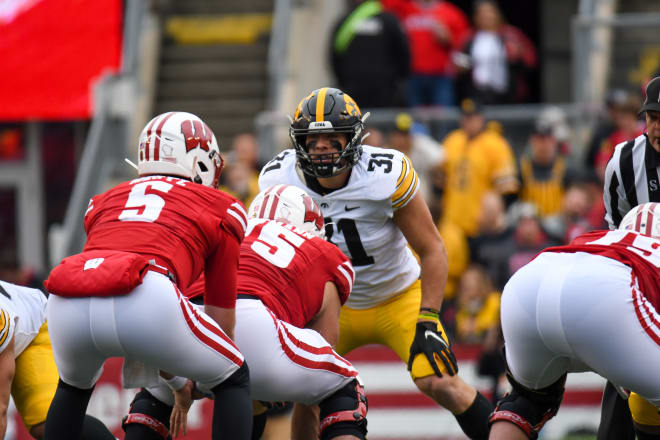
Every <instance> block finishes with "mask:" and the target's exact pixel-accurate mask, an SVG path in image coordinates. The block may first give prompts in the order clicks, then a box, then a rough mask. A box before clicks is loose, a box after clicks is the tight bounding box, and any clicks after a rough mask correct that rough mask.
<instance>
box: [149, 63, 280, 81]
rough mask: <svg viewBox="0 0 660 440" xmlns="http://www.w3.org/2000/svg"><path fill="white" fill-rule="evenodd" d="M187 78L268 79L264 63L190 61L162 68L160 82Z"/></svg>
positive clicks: (165, 65) (170, 64) (169, 64)
mask: <svg viewBox="0 0 660 440" xmlns="http://www.w3.org/2000/svg"><path fill="white" fill-rule="evenodd" d="M182 77H185V78H187V79H189V80H202V79H216V80H218V81H220V80H222V79H225V78H227V79H229V78H244V79H264V80H265V79H266V77H267V71H266V64H265V63H264V62H263V61H249V60H248V61H242V60H239V61H234V62H229V61H227V62H224V63H223V62H222V61H221V60H213V61H208V60H201V61H189V62H185V63H174V62H171V63H168V64H164V65H162V66H161V68H160V72H159V80H160V81H167V80H170V79H173V78H182Z"/></svg>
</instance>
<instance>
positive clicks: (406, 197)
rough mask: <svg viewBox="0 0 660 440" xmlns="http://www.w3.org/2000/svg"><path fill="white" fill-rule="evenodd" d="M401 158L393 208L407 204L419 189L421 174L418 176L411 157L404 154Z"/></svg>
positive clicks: (393, 196)
mask: <svg viewBox="0 0 660 440" xmlns="http://www.w3.org/2000/svg"><path fill="white" fill-rule="evenodd" d="M399 160H400V161H401V172H400V173H399V177H398V178H397V180H396V186H395V187H394V193H393V194H392V208H393V209H394V210H397V209H400V208H403V207H404V206H406V205H407V204H408V203H409V202H410V201H411V200H412V198H413V197H414V196H415V194H417V191H418V190H419V176H417V172H416V171H415V169H414V168H413V166H412V163H411V162H410V159H408V157H407V156H406V155H405V154H404V155H402V156H401V158H400V159H399Z"/></svg>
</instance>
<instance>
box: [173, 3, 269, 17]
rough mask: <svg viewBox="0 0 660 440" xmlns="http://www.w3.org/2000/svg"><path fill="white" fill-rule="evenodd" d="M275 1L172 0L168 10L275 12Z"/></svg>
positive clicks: (179, 11) (192, 12)
mask: <svg viewBox="0 0 660 440" xmlns="http://www.w3.org/2000/svg"><path fill="white" fill-rule="evenodd" d="M274 3H275V2H274V0H185V1H181V0H179V1H176V0H175V1H172V2H171V4H170V7H169V10H168V12H171V13H175V14H199V13H211V14H227V13H250V12H273V8H274Z"/></svg>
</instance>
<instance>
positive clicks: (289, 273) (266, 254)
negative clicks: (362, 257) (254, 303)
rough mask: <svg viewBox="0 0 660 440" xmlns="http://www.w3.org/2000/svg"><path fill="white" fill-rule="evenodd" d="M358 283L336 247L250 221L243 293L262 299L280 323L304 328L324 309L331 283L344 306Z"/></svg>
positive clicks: (242, 268) (267, 222)
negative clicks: (326, 291)
mask: <svg viewBox="0 0 660 440" xmlns="http://www.w3.org/2000/svg"><path fill="white" fill-rule="evenodd" d="M354 279H355V272H354V270H353V266H352V265H351V262H350V260H349V259H348V257H346V255H344V254H343V253H342V251H341V250H340V249H339V248H338V247H337V246H335V245H334V244H332V243H330V242H327V241H325V240H323V239H322V238H319V237H316V236H314V235H311V234H309V233H306V232H303V231H301V230H300V229H297V228H295V227H294V226H292V225H288V224H284V223H280V222H277V221H275V220H266V219H250V221H249V223H248V232H247V233H246V236H245V240H244V241H243V243H242V244H241V259H240V264H239V268H238V293H239V294H240V293H243V294H249V295H254V296H258V297H259V298H260V299H261V301H262V302H263V303H264V304H265V305H266V306H267V307H268V308H269V309H270V310H271V311H273V313H275V315H276V316H277V317H278V318H279V319H281V320H283V321H286V322H288V323H290V324H293V325H295V326H297V327H305V325H307V323H308V322H309V321H310V320H311V319H312V318H313V317H314V316H315V315H316V314H317V313H318V311H319V309H320V308H321V305H322V303H323V292H324V289H325V283H326V282H327V281H331V282H333V283H334V284H335V286H337V290H338V291H339V296H340V298H341V303H342V304H344V303H345V302H346V300H347V299H348V295H349V294H350V293H351V289H352V288H353V280H354Z"/></svg>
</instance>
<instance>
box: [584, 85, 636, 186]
mask: <svg viewBox="0 0 660 440" xmlns="http://www.w3.org/2000/svg"><path fill="white" fill-rule="evenodd" d="M641 105H642V103H641V101H640V100H639V98H638V97H636V96H633V95H630V96H628V97H627V98H626V100H625V101H624V102H623V103H621V104H620V105H619V106H618V107H617V110H616V112H615V116H614V131H613V132H612V133H610V135H609V136H608V137H607V138H606V139H605V140H604V141H603V143H602V144H601V147H600V151H599V152H598V154H597V155H596V159H595V168H596V173H597V174H598V177H600V179H601V181H602V180H603V179H604V177H605V168H606V167H607V162H608V161H609V160H610V157H612V153H614V147H616V146H617V145H619V144H620V143H622V142H627V141H628V140H630V139H634V138H636V137H637V136H639V135H641V134H642V133H643V132H644V124H643V123H642V122H641V121H640V120H639V115H638V114H637V112H638V111H639V108H640V106H641Z"/></svg>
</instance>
